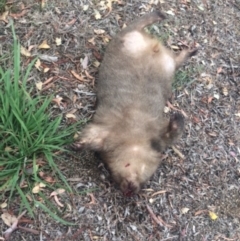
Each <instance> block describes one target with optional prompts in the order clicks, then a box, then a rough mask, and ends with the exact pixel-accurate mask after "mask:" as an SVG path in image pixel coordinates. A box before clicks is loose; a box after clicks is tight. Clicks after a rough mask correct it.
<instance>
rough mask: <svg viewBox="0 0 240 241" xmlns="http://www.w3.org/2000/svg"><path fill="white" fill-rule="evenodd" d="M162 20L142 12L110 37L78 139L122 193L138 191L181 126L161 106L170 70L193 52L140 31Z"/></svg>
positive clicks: (180, 119) (167, 91)
mask: <svg viewBox="0 0 240 241" xmlns="http://www.w3.org/2000/svg"><path fill="white" fill-rule="evenodd" d="M162 19H164V16H163V14H162V13H160V12H153V13H150V14H147V15H145V16H143V17H142V18H140V19H138V20H136V21H133V22H132V23H131V24H130V25H129V26H128V27H126V28H125V29H123V30H122V31H121V32H120V33H119V34H118V35H117V36H116V37H115V38H114V39H113V40H112V41H111V42H110V44H109V46H108V48H107V50H106V53H105V56H104V59H103V62H102V64H101V67H100V70H99V80H98V92H97V97H98V104H97V110H96V114H95V116H94V119H93V121H92V123H91V124H89V125H88V126H87V127H86V128H85V129H84V131H83V134H82V140H81V142H80V143H81V146H84V147H87V148H89V149H92V150H95V151H98V152H100V154H101V156H102V157H103V158H104V161H105V162H106V163H107V165H108V167H109V169H110V171H111V173H112V176H113V178H114V180H115V181H116V182H117V183H118V184H119V186H120V189H121V190H122V191H123V193H124V194H125V195H130V194H132V193H137V192H138V191H139V189H140V185H141V184H142V183H144V182H145V181H146V180H148V179H149V178H150V177H151V176H152V174H153V173H154V172H155V171H156V169H157V167H158V165H159V162H160V160H161V152H162V151H164V150H165V148H166V147H167V146H169V145H171V144H172V143H173V142H174V141H175V140H176V139H177V138H178V137H179V136H181V133H182V130H183V127H184V120H183V117H182V116H181V115H179V114H175V115H173V116H172V118H171V119H170V121H169V120H167V119H165V118H164V116H163V109H164V106H165V103H166V101H167V100H168V98H169V97H170V95H171V84H172V78H173V75H174V73H175V70H176V69H177V68H178V67H179V66H180V65H181V64H182V63H183V62H184V61H185V60H186V59H187V58H188V57H189V56H191V55H193V54H194V53H195V52H196V51H195V50H193V51H188V50H183V51H182V52H181V53H180V54H179V55H178V56H175V55H174V54H173V53H172V52H171V51H170V50H168V49H166V48H165V47H164V46H163V45H162V44H161V43H159V42H158V41H157V40H156V39H155V38H152V37H151V36H149V35H148V34H147V33H146V32H145V31H144V30H143V28H144V27H146V26H147V25H150V24H152V23H154V22H156V21H158V20H162Z"/></svg>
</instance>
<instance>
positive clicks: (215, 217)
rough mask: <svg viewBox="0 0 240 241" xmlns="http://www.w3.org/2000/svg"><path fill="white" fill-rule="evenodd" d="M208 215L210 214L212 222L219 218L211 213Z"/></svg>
mask: <svg viewBox="0 0 240 241" xmlns="http://www.w3.org/2000/svg"><path fill="white" fill-rule="evenodd" d="M208 214H209V217H210V218H211V219H212V220H216V219H218V216H217V214H216V213H214V212H211V211H209V213H208Z"/></svg>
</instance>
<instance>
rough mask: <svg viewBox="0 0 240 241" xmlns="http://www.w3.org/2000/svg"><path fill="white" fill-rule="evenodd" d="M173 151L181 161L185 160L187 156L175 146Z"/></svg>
mask: <svg viewBox="0 0 240 241" xmlns="http://www.w3.org/2000/svg"><path fill="white" fill-rule="evenodd" d="M172 149H173V151H174V152H175V153H176V154H177V155H178V156H179V157H180V158H181V159H185V156H184V155H183V154H182V153H181V152H180V151H179V150H178V149H177V148H176V147H175V146H172Z"/></svg>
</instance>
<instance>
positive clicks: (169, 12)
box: [165, 10, 175, 16]
mask: <svg viewBox="0 0 240 241" xmlns="http://www.w3.org/2000/svg"><path fill="white" fill-rule="evenodd" d="M165 13H167V14H169V15H172V16H174V15H175V13H174V12H173V11H172V10H168V11H166V12H165Z"/></svg>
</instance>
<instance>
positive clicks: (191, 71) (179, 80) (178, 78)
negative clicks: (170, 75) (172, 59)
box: [172, 65, 203, 90]
mask: <svg viewBox="0 0 240 241" xmlns="http://www.w3.org/2000/svg"><path fill="white" fill-rule="evenodd" d="M202 68H203V66H201V65H198V66H196V67H189V68H188V70H187V71H186V70H182V69H181V68H180V69H179V70H178V71H177V72H176V74H175V77H174V82H173V84H172V87H173V90H177V89H178V90H181V89H183V88H185V87H186V86H189V85H191V84H192V83H193V82H194V81H195V80H196V77H195V78H193V77H192V76H194V75H196V74H200V73H201V72H202Z"/></svg>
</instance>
